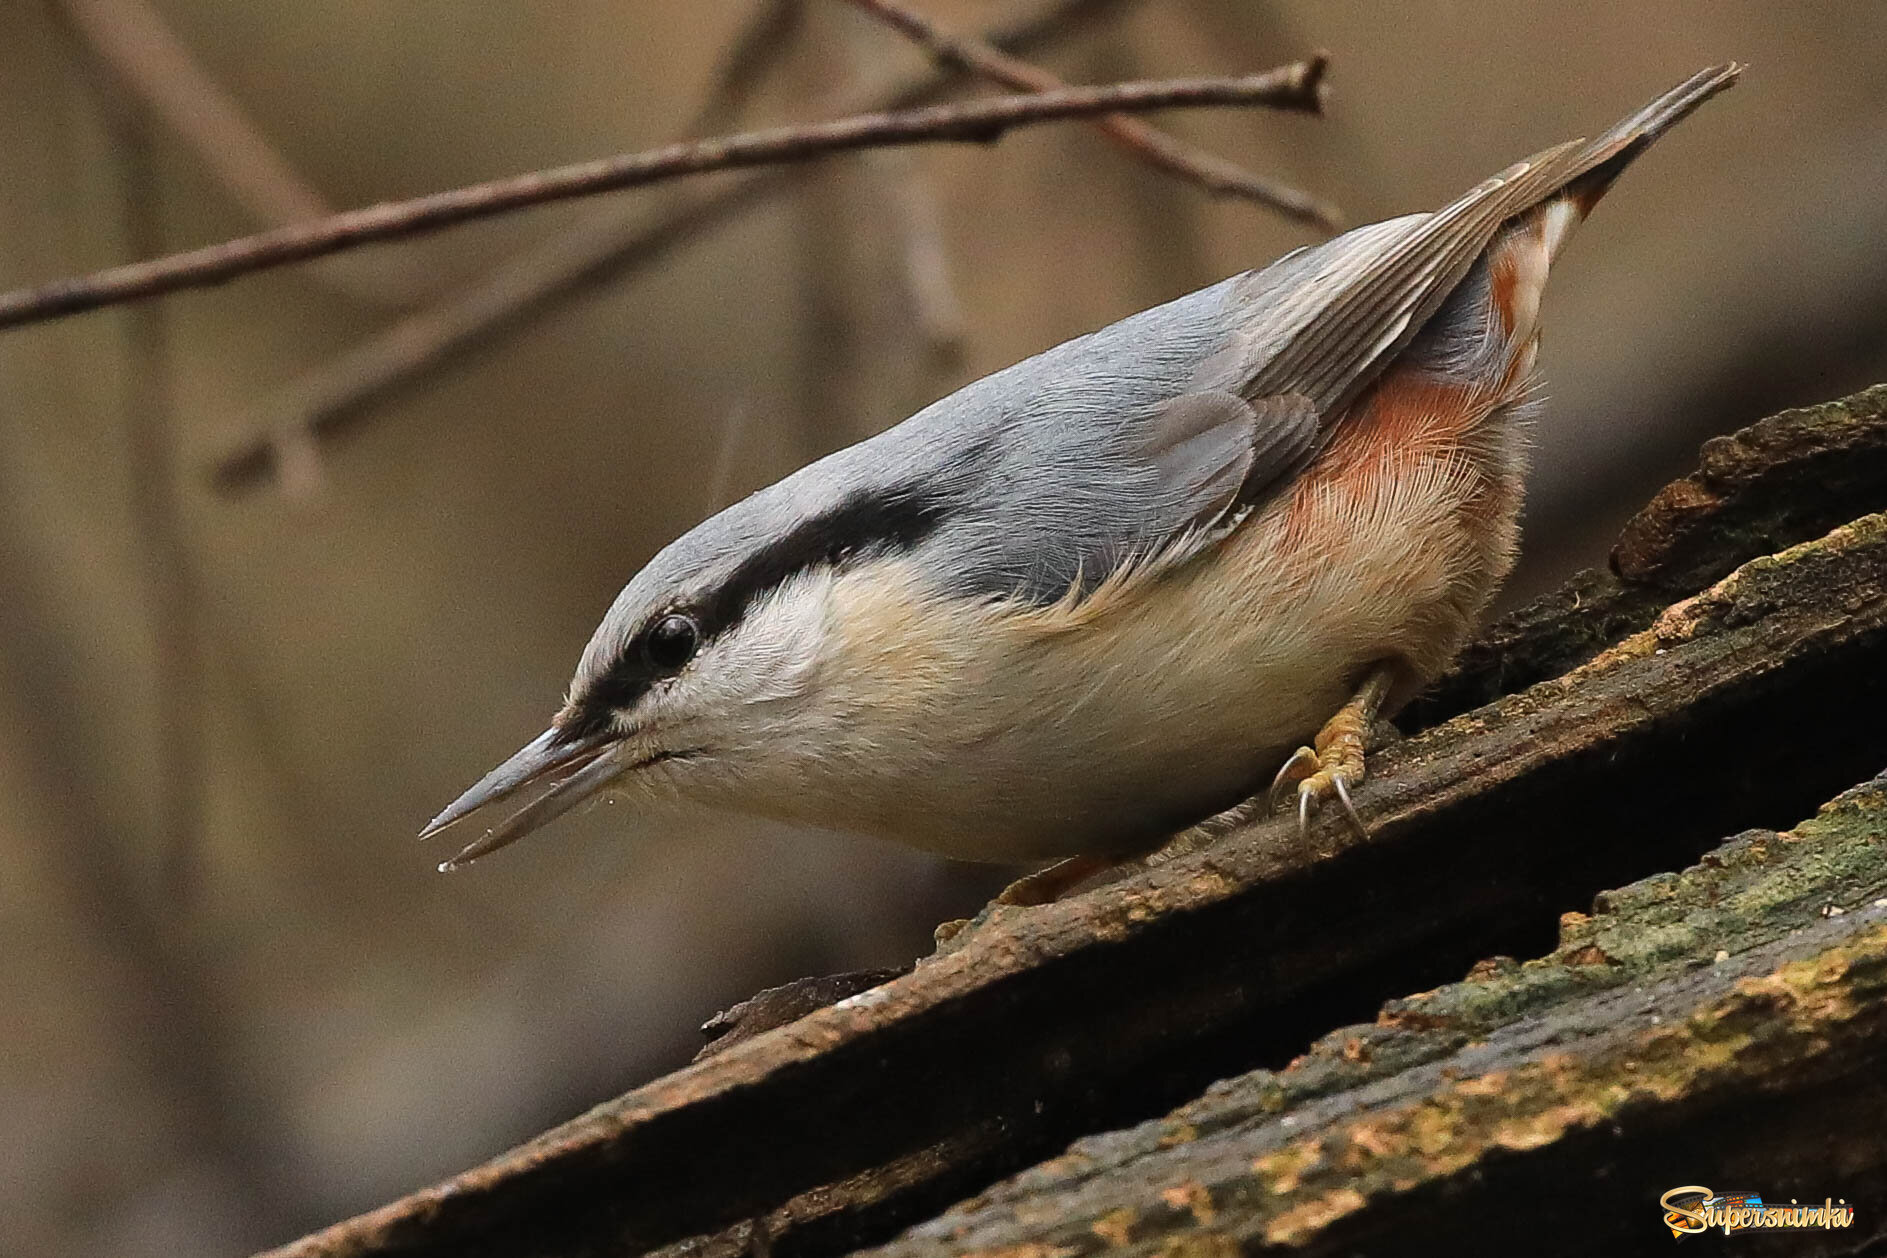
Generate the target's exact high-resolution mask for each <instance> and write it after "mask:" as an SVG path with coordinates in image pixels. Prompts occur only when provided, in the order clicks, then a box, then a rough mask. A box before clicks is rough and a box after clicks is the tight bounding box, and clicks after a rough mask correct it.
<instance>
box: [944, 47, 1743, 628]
mask: <svg viewBox="0 0 1887 1258" xmlns="http://www.w3.org/2000/svg"><path fill="white" fill-rule="evenodd" d="M1739 70H1740V67H1738V66H1735V65H1728V66H1719V67H1716V68H1713V69H1711V70H1706V71H1703V72H1702V73H1700V74H1698V75H1696V76H1694V77H1693V78H1691V79H1689V80H1687V81H1686V82H1684V83H1682V84H1679V85H1678V86H1677V87H1675V88H1673V89H1672V90H1671V91H1669V92H1667V93H1665V94H1664V95H1663V96H1661V97H1659V98H1658V99H1657V100H1655V101H1653V102H1652V103H1651V104H1650V105H1647V106H1646V107H1645V108H1644V109H1642V110H1639V111H1638V112H1637V113H1635V114H1633V115H1631V116H1630V117H1628V118H1626V119H1625V120H1624V121H1623V122H1621V123H1619V124H1618V125H1617V126H1616V127H1614V128H1612V129H1611V130H1610V131H1607V132H1606V133H1605V134H1603V135H1601V136H1600V137H1599V138H1598V139H1596V140H1591V141H1587V140H1572V141H1568V142H1567V143H1564V144H1560V145H1556V146H1554V147H1553V148H1549V149H1546V150H1544V151H1542V152H1540V153H1537V154H1535V155H1534V156H1532V157H1530V158H1528V159H1527V160H1525V161H1522V162H1516V163H1514V164H1513V165H1512V166H1510V167H1508V168H1507V169H1506V170H1503V171H1501V172H1500V173H1499V174H1498V175H1495V176H1494V177H1493V178H1491V179H1488V180H1486V181H1484V182H1482V183H1480V184H1478V185H1476V186H1475V187H1474V188H1471V189H1470V190H1468V191H1467V192H1466V193H1464V194H1463V195H1462V196H1460V197H1459V198H1457V199H1456V200H1455V201H1453V202H1452V203H1450V204H1449V205H1446V206H1444V207H1443V208H1441V209H1439V210H1437V211H1435V212H1434V213H1431V214H1411V215H1408V216H1405V217H1402V218H1396V219H1390V220H1388V221H1386V222H1381V223H1373V224H1370V225H1369V226H1366V227H1360V228H1357V229H1355V230H1354V231H1350V232H1346V233H1345V234H1343V235H1342V236H1339V237H1337V238H1335V239H1334V240H1330V241H1327V242H1325V243H1324V244H1321V245H1317V246H1314V247H1311V248H1306V249H1300V250H1297V251H1296V252H1294V253H1291V254H1288V255H1286V256H1285V257H1283V258H1281V259H1279V260H1278V261H1277V262H1275V263H1273V264H1272V265H1270V266H1268V267H1266V268H1264V269H1263V270H1259V271H1253V272H1248V273H1246V274H1244V275H1241V276H1238V277H1235V278H1233V279H1231V280H1227V281H1225V282H1223V283H1221V284H1217V285H1214V286H1213V287H1211V288H1207V289H1202V290H1200V291H1199V292H1197V293H1193V294H1191V295H1189V296H1187V297H1182V298H1180V299H1179V300H1177V301H1173V302H1169V303H1167V304H1166V305H1164V306H1159V307H1155V308H1154V309H1152V310H1148V311H1143V312H1141V313H1140V314H1138V315H1135V316H1133V317H1131V318H1129V319H1125V320H1122V321H1121V322H1120V323H1117V324H1114V325H1113V326H1111V327H1108V328H1104V329H1102V330H1101V331H1099V332H1097V333H1094V334H1093V335H1091V336H1087V337H1082V338H1079V339H1078V340H1076V341H1071V342H1069V343H1068V344H1066V345H1062V346H1058V347H1057V348H1055V349H1053V350H1050V351H1048V352H1047V353H1045V354H1042V355H1039V356H1037V357H1036V358H1033V359H1030V360H1029V361H1028V362H1025V363H1019V364H1017V365H1016V366H1015V367H1012V368H1009V369H1008V370H1006V371H1002V372H998V373H996V374H995V375H994V376H990V377H987V378H986V379H984V380H982V381H979V382H978V383H977V384H975V385H972V386H970V387H969V388H967V389H965V390H963V391H962V392H961V393H959V394H956V395H954V396H953V397H952V398H949V399H946V400H945V402H944V403H940V404H939V408H942V413H941V414H940V415H939V416H938V423H937V424H936V429H937V431H938V432H939V433H940V434H945V435H946V436H947V439H948V440H949V441H951V442H957V443H961V438H962V437H963V435H964V434H965V433H966V432H972V431H974V432H981V433H983V434H984V436H983V438H982V439H981V440H980V441H978V442H976V443H973V444H972V445H970V446H963V445H961V444H959V446H958V448H960V449H973V451H974V453H973V454H972V455H971V456H968V457H966V458H963V459H961V460H957V459H956V458H955V456H954V455H949V456H945V457H944V458H943V459H942V460H941V461H942V462H943V463H945V464H951V463H954V464H955V466H956V467H957V468H959V469H961V468H963V467H965V466H968V465H972V464H973V465H974V466H975V468H976V469H977V470H976V474H975V475H974V476H971V477H969V478H967V483H968V486H969V488H968V491H967V492H965V493H964V494H962V495H961V496H960V498H959V499H958V501H959V502H960V503H963V504H966V506H965V509H964V510H962V511H960V512H955V513H953V521H952V524H953V527H952V528H950V529H949V530H946V535H945V536H944V537H941V538H940V539H939V544H940V545H942V546H947V547H949V548H950V549H949V551H948V554H947V562H946V563H945V564H944V565H942V568H943V570H944V571H947V572H948V573H949V574H950V575H951V580H952V581H953V583H954V584H956V585H957V586H958V587H959V588H963V589H968V590H972V591H976V592H986V593H994V594H999V595H1007V596H1022V597H1026V598H1029V599H1031V600H1034V601H1038V602H1048V601H1054V600H1055V599H1058V598H1061V597H1063V596H1064V595H1065V594H1067V593H1068V592H1069V591H1070V589H1074V590H1075V591H1076V592H1082V591H1087V590H1092V589H1094V588H1095V587H1096V586H1098V585H1099V584H1100V583H1101V582H1102V581H1104V580H1105V579H1106V578H1107V577H1109V576H1110V575H1112V574H1114V573H1115V572H1117V571H1119V570H1120V569H1121V568H1122V567H1123V565H1128V564H1135V565H1140V566H1142V567H1144V566H1145V564H1144V561H1145V560H1147V559H1148V558H1150V557H1152V558H1159V559H1161V560H1165V561H1172V560H1177V559H1183V558H1184V557H1186V556H1189V555H1191V554H1194V553H1197V552H1198V550H1199V549H1201V548H1202V547H1204V546H1207V545H1210V544H1211V543H1212V542H1213V541H1214V540H1216V539H1218V538H1221V537H1223V536H1225V535H1227V534H1228V533H1229V532H1230V529H1231V526H1233V525H1236V523H1237V522H1238V521H1239V520H1240V519H1242V518H1244V516H1245V515H1246V514H1247V513H1248V512H1249V511H1250V510H1251V509H1252V508H1253V507H1255V506H1256V505H1258V504H1260V503H1261V502H1262V501H1264V499H1265V498H1266V497H1267V495H1268V494H1269V493H1271V492H1273V491H1275V489H1276V488H1277V487H1278V486H1279V485H1281V484H1284V483H1288V480H1289V478H1290V476H1291V474H1292V473H1294V472H1295V471H1296V470H1298V469H1300V468H1302V467H1303V466H1304V465H1305V464H1306V463H1307V462H1308V461H1309V460H1310V459H1311V458H1312V457H1314V456H1315V454H1316V453H1317V451H1318V450H1319V449H1320V448H1322V446H1323V444H1324V443H1325V441H1327V440H1328V437H1329V434H1330V432H1331V431H1332V429H1333V428H1334V427H1335V426H1336V425H1337V424H1340V423H1341V422H1342V420H1343V417H1344V415H1345V413H1346V412H1347V411H1348V410H1349V409H1350V407H1351V403H1352V402H1354V401H1355V400H1356V398H1357V397H1358V396H1359V395H1360V394H1361V393H1362V391H1363V390H1364V389H1366V388H1368V387H1369V385H1370V384H1371V383H1372V382H1373V381H1374V380H1375V379H1376V378H1377V376H1378V375H1380V374H1381V372H1382V371H1383V369H1384V368H1385V367H1386V366H1388V364H1389V363H1391V362H1392V361H1394V359H1395V358H1396V356H1397V355H1398V354H1400V353H1401V352H1402V351H1403V350H1404V349H1406V348H1407V346H1408V345H1409V343H1410V341H1412V340H1413V339H1414V338H1415V336H1416V334H1417V333H1418V332H1420V331H1421V329H1422V326H1423V324H1424V323H1426V322H1427V321H1428V320H1429V318H1430V317H1431V316H1433V315H1434V314H1435V312H1436V311H1437V310H1439V309H1440V308H1441V306H1442V304H1443V303H1444V302H1445V301H1446V300H1447V299H1448V297H1449V295H1450V294H1451V293H1452V292H1454V290H1455V289H1456V288H1457V287H1458V286H1459V285H1460V284H1461V283H1462V281H1463V280H1464V279H1465V278H1466V277H1467V275H1468V273H1469V271H1470V269H1471V268H1472V267H1473V266H1474V264H1475V261H1476V260H1477V259H1478V258H1479V257H1480V256H1481V254H1482V253H1483V252H1484V251H1485V250H1486V248H1487V246H1488V244H1489V243H1490V242H1491V241H1492V240H1493V238H1494V236H1495V234H1496V233H1497V232H1498V231H1499V230H1500V228H1501V226H1502V225H1503V224H1505V223H1507V222H1509V221H1510V220H1512V219H1513V218H1514V217H1515V216H1517V215H1520V214H1523V213H1525V212H1527V211H1528V210H1530V209H1532V208H1533V207H1534V206H1536V205H1539V204H1540V203H1541V202H1543V201H1546V200H1548V199H1550V198H1552V197H1554V196H1556V195H1558V194H1560V193H1561V192H1562V191H1564V190H1567V189H1568V187H1569V185H1572V189H1571V190H1572V191H1573V192H1575V193H1577V192H1581V191H1582V190H1589V188H1588V185H1592V186H1602V184H1603V183H1606V182H1609V181H1610V179H1611V178H1612V177H1613V176H1615V175H1616V174H1617V172H1618V170H1620V169H1622V167H1623V165H1624V164H1625V163H1627V162H1629V161H1630V160H1631V159H1632V158H1633V157H1635V156H1636V155H1637V154H1638V153H1639V152H1641V151H1642V150H1643V148H1644V147H1645V145H1646V144H1648V143H1649V141H1650V140H1651V139H1653V138H1655V137H1656V136H1657V135H1658V134H1659V133H1660V132H1662V131H1663V130H1665V129H1666V128H1668V127H1670V126H1671V125H1673V124H1674V123H1675V122H1677V121H1678V120H1679V119H1681V118H1683V117H1684V116H1685V115H1686V114H1688V113H1689V112H1690V111H1691V110H1692V109H1694V108H1696V106H1697V105H1698V104H1700V103H1702V102H1703V101H1704V100H1706V99H1708V98H1709V97H1710V96H1712V95H1714V94H1715V93H1716V92H1718V91H1720V90H1721V89H1722V88H1723V87H1725V86H1727V85H1728V84H1729V83H1730V82H1731V81H1732V80H1733V79H1734V78H1735V77H1736V75H1737V73H1738V72H1739ZM924 418H925V417H924V416H923V415H920V416H918V417H916V420H914V421H913V422H914V423H918V424H919V426H920V428H921V427H922V421H923V420H924Z"/></svg>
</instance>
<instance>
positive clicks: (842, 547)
mask: <svg viewBox="0 0 1887 1258" xmlns="http://www.w3.org/2000/svg"><path fill="white" fill-rule="evenodd" d="M817 467H818V465H815V468H809V469H807V470H806V472H803V473H801V474H800V475H799V476H795V477H789V478H788V479H787V480H785V481H782V482H780V483H779V484H777V485H775V486H773V487H771V488H770V489H768V490H764V491H762V492H761V493H759V494H756V495H754V496H753V497H752V498H749V499H747V500H745V501H744V502H741V503H739V504H736V505H735V506H734V507H731V508H729V509H728V510H726V511H724V512H722V513H721V514H719V515H717V516H715V517H713V518H712V519H710V520H708V521H706V522H705V523H703V524H702V525H700V526H699V527H697V528H696V529H694V530H693V531H691V532H690V533H688V534H686V535H685V536H683V537H682V538H680V539H679V540H677V541H676V542H674V543H673V544H672V545H670V546H669V547H667V548H666V549H665V550H663V551H662V552H661V553H660V554H658V555H657V556H656V557H655V558H654V559H653V560H652V561H650V563H649V565H648V566H647V567H646V568H644V569H643V570H642V571H641V572H640V573H638V574H637V575H636V576H635V578H634V579H633V580H631V581H630V582H629V584H628V585H627V586H626V587H624V589H623V591H622V593H621V594H620V595H619V596H618V597H617V598H616V601H615V603H614V604H613V605H612V606H611V607H610V609H609V611H608V613H607V614H606V615H605V616H604V617H603V620H602V623H601V624H600V625H598V626H597V629H596V632H595V633H594V635H593V636H592V637H591V639H590V642H589V645H588V646H587V647H586V648H585V649H584V652H583V656H582V659H581V661H580V662H579V663H578V665H577V669H576V674H575V676H574V677H573V678H572V680H571V683H570V688H569V692H568V695H567V697H566V699H565V702H564V704H563V706H562V708H561V709H560V710H559V711H558V713H557V715H556V717H555V718H554V719H553V720H552V722H551V724H550V727H549V728H548V729H546V730H545V731H544V732H543V733H541V734H539V735H538V736H537V737H536V738H534V739H532V740H531V741H530V742H529V743H527V744H525V746H524V747H523V748H522V749H521V750H519V751H518V752H517V753H516V754H514V755H513V756H511V758H510V759H508V760H506V761H505V762H504V763H503V764H501V765H499V766H498V767H497V768H495V769H493V770H492V771H491V772H490V773H488V774H486V775H485V776H484V777H483V778H482V779H480V781H479V782H478V783H477V784H476V785H474V786H473V787H472V788H471V789H470V790H468V791H466V792H465V793H464V794H463V795H461V796H460V797H459V798H458V799H457V800H456V801H454V802H453V803H452V804H451V805H450V806H449V807H448V808H446V809H445V811H443V812H441V813H440V814H439V815H438V816H437V817H435V818H434V819H433V820H432V822H431V823H430V824H428V825H427V827H426V829H425V830H424V831H423V832H422V833H421V836H420V837H422V838H426V837H429V836H431V835H433V834H436V833H438V832H439V831H441V830H444V829H445V828H446V827H448V826H452V825H454V824H456V823H458V822H461V821H463V820H464V819H466V818H468V817H470V816H471V815H472V814H474V813H476V812H480V811H482V810H484V809H486V808H488V807H490V806H492V805H495V804H498V803H500V802H503V801H506V800H510V799H514V798H517V797H519V796H522V795H526V794H530V793H532V792H533V791H535V792H536V793H535V794H534V795H532V797H531V799H530V802H529V803H527V804H525V805H524V806H523V807H521V808H519V809H517V810H516V811H514V812H512V813H511V814H510V815H509V816H507V817H506V818H505V819H504V820H502V821H501V822H500V823H499V824H498V825H496V826H495V827H493V828H492V829H491V830H490V831H488V832H487V833H486V834H485V835H484V837H482V838H480V839H478V840H477V841H475V842H473V843H472V844H470V845H469V846H467V847H466V848H465V849H464V850H463V851H461V852H460V853H459V854H458V855H457V856H455V857H453V858H452V859H451V860H449V861H447V862H445V864H444V865H442V866H441V868H453V867H456V866H459V865H463V864H465V863H467V862H469V861H471V860H474V859H476V858H477V857H479V856H482V855H484V854H486V853H488V852H491V851H495V850H496V849H498V848H500V847H503V846H505V845H506V844H509V843H511V842H514V841H515V840H517V839H520V838H522V837H524V836H525V835H527V834H529V833H531V832H532V831H534V830H537V829H539V828H541V827H543V826H544V825H546V824H548V823H549V822H550V821H552V820H554V819H555V818H557V817H559V816H561V815H563V814H564V813H566V812H568V811H569V810H570V809H572V808H574V807H576V806H577V805H579V804H581V803H583V802H584V801H586V800H589V799H593V798H596V797H598V796H599V795H601V794H603V793H604V792H611V793H614V792H622V793H625V794H628V795H630V796H632V797H639V798H646V799H650V800H657V799H661V798H663V797H680V798H692V799H696V800H700V801H703V802H708V803H712V804H718V805H721V806H732V807H735V808H738V809H743V810H745V811H750V812H760V813H762V814H766V813H768V812H769V811H770V810H769V809H768V808H767V807H766V803H767V800H766V799H765V798H764V797H765V795H766V794H767V793H768V792H777V791H782V790H791V789H792V786H791V782H790V776H791V770H792V766H794V765H795V764H796V763H803V762H804V760H805V758H806V757H808V756H813V755H816V754H820V753H819V752H818V750H817V749H818V748H819V747H820V746H822V745H828V744H836V743H838V742H842V741H843V734H844V728H843V727H844V724H845V721H846V719H847V717H848V716H849V715H852V714H856V713H857V712H858V711H859V710H860V709H862V708H873V707H876V706H878V703H877V701H876V699H874V695H875V693H876V690H879V689H887V688H891V687H895V686H896V684H897V681H896V677H897V672H898V669H897V667H896V661H895V660H894V659H892V658H890V653H889V652H888V651H887V650H886V649H885V645H886V644H888V643H891V642H894V641H895V640H897V639H898V638H899V636H900V634H899V632H898V627H897V625H896V624H895V623H891V624H887V623H885V622H886V621H887V619H889V620H890V621H893V622H895V621H896V620H897V618H898V617H899V616H900V615H902V614H904V609H905V608H907V607H908V606H909V605H910V604H911V602H912V600H913V599H914V598H920V597H921V595H918V594H917V593H916V589H917V586H919V585H921V583H915V582H913V581H911V580H910V579H909V577H910V574H911V572H912V570H913V566H912V563H911V559H912V556H913V555H914V554H915V553H916V551H917V550H918V549H919V548H920V547H921V546H922V544H923V543H924V541H925V539H926V538H928V537H930V536H931V535H932V534H933V533H934V532H935V530H936V529H937V527H938V525H939V523H940V520H941V518H942V506H941V504H940V502H939V501H938V500H937V499H936V498H935V497H933V496H930V495H927V494H926V493H925V492H922V491H920V490H914V489H897V490H891V491H886V492H875V493H860V492H849V493H838V492H834V491H832V490H830V489H828V488H826V487H825V486H826V484H827V483H829V482H826V481H824V479H823V478H821V477H819V476H817V475H814V476H808V475H807V473H812V472H814V471H815V469H816V468H817ZM809 503H810V504H811V505H810V506H808V505H807V504H809ZM861 622H871V625H870V626H869V627H868V628H869V631H867V632H864V633H861V632H859V630H860V626H861ZM874 644H876V645H874ZM879 697H880V698H883V697H888V696H879ZM786 811H788V812H791V811H792V810H791V809H788V810H786Z"/></svg>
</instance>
